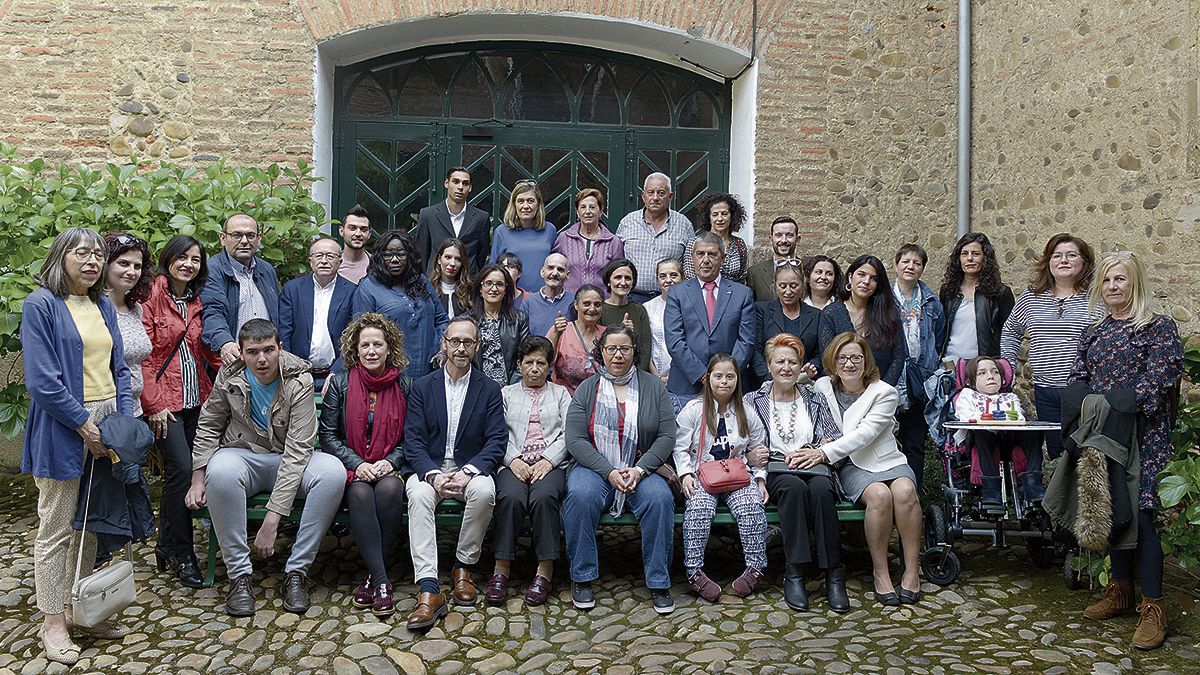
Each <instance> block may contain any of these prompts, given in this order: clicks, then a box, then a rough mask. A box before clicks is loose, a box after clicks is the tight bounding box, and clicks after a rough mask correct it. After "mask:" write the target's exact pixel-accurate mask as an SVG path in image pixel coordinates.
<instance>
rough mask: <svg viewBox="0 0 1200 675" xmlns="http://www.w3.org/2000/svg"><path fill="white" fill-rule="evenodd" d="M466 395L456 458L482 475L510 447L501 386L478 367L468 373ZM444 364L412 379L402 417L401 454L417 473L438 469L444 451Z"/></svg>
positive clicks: (490, 470) (491, 470)
mask: <svg viewBox="0 0 1200 675" xmlns="http://www.w3.org/2000/svg"><path fill="white" fill-rule="evenodd" d="M467 376H468V377H470V378H471V381H470V383H468V384H467V396H466V399H464V401H463V409H462V414H461V415H460V416H459V418H458V435H457V436H455V441H456V443H455V448H454V462H455V463H456V464H458V466H459V467H463V466H466V465H467V464H470V465H471V466H473V467H475V468H476V469H479V473H480V474H481V475H484V476H488V475H491V474H492V473H495V471H496V469H497V468H499V467H500V465H501V464H502V463H503V461H504V452H505V450H506V449H507V446H508V424H507V423H506V422H505V421H504V398H503V396H502V395H501V393H500V385H498V384H496V383H495V382H492V381H491V380H489V379H488V377H487V375H484V374H483V371H481V370H479V369H478V368H472V369H471V372H470V373H469V374H468V375H467ZM446 422H447V410H446V369H445V368H438V369H437V370H435V371H433V372H432V373H429V374H428V375H426V376H424V377H422V378H421V379H419V380H417V381H416V382H414V383H413V388H412V394H411V395H410V396H409V398H408V411H407V413H406V414H405V417H404V459H405V460H406V461H407V462H408V466H409V468H411V469H412V470H413V471H414V472H415V473H416V474H417V475H418V476H420V477H422V478H424V477H425V475H426V474H428V473H429V472H430V471H438V470H441V468H442V462H443V460H444V458H445V456H446Z"/></svg>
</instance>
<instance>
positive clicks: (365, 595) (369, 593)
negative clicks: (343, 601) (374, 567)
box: [351, 574, 375, 609]
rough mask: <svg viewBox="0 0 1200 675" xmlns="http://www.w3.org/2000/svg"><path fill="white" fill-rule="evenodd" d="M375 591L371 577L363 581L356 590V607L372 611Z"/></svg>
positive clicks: (354, 601)
mask: <svg viewBox="0 0 1200 675" xmlns="http://www.w3.org/2000/svg"><path fill="white" fill-rule="evenodd" d="M374 598H375V596H374V589H372V588H371V575H370V574H368V575H367V578H366V579H364V580H363V582H362V584H360V585H359V587H358V588H356V589H354V600H352V601H351V602H353V603H354V606H355V607H357V608H359V609H370V608H371V605H372V604H374V602H375V599H374Z"/></svg>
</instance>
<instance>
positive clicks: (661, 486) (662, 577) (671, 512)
mask: <svg viewBox="0 0 1200 675" xmlns="http://www.w3.org/2000/svg"><path fill="white" fill-rule="evenodd" d="M612 498H613V486H612V485H611V484H609V482H608V479H607V478H605V477H602V476H601V475H600V474H598V473H596V472H595V471H592V470H591V469H589V468H587V467H585V466H575V467H574V468H572V469H571V471H570V473H568V474H567V496H566V498H565V499H564V500H563V510H562V519H563V530H564V531H565V532H566V535H567V555H568V556H569V557H570V558H571V581H575V582H579V583H583V582H589V581H595V580H596V579H597V578H599V577H600V565H599V561H598V559H597V552H596V528H597V527H599V524H600V516H601V514H603V513H604V512H605V511H607V510H608V508H609V506H610V505H611V504H612ZM625 503H626V504H627V505H628V506H629V508H630V509H631V510H632V511H633V513H634V515H636V516H637V519H638V522H639V523H640V524H641V527H642V561H643V562H642V564H643V568H644V571H645V574H646V586H647V587H648V588H651V589H667V588H670V587H671V573H670V569H671V556H672V554H673V553H674V545H675V497H674V495H672V494H671V488H670V487H669V486H668V485H667V481H665V480H663V477H662V476H659V475H658V474H654V473H652V474H650V475H649V476H646V477H645V478H643V479H642V480H641V481H639V482H638V486H637V488H636V489H634V491H633V493H631V494H629V495H627V496H626V497H625Z"/></svg>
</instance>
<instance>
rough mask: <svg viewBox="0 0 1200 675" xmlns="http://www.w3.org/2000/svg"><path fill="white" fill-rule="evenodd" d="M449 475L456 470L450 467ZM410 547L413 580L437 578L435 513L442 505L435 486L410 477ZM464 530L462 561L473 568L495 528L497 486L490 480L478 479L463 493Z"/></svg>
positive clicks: (458, 553) (459, 554)
mask: <svg viewBox="0 0 1200 675" xmlns="http://www.w3.org/2000/svg"><path fill="white" fill-rule="evenodd" d="M448 470H449V471H455V470H457V467H453V466H451V467H448ZM405 492H406V493H407V495H408V546H409V549H410V550H411V552H412V562H413V576H414V577H415V578H416V580H417V581H420V580H421V579H437V578H438V571H437V569H438V551H437V527H436V525H435V523H434V511H435V510H436V509H437V505H438V502H440V501H442V500H441V498H440V497H438V495H437V492H436V491H434V489H433V486H432V485H430V484H429V483H426V482H425V481H423V480H421V479H420V477H418V476H417V475H415V474H414V475H412V476H409V477H408V482H407V483H406V484H405ZM463 499H464V500H465V502H466V506H465V507H464V508H463V522H462V529H461V530H459V533H458V549H457V551H456V552H455V555H456V556H457V557H458V559H459V560H461V561H463V562H464V563H467V564H468V565H474V564H475V563H477V562H479V551H480V547H481V546H482V545H483V537H484V535H486V534H487V531H488V527H489V526H490V525H491V524H492V509H493V508H494V507H495V506H496V483H495V481H493V480H492V478H491V476H475V477H474V478H472V479H471V482H469V483H467V487H466V489H465V490H464V491H463Z"/></svg>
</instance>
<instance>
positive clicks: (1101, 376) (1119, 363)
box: [1046, 251, 1183, 649]
mask: <svg viewBox="0 0 1200 675" xmlns="http://www.w3.org/2000/svg"><path fill="white" fill-rule="evenodd" d="M1153 297H1154V294H1153V292H1152V290H1151V288H1150V284H1149V282H1148V280H1147V278H1146V265H1145V263H1144V262H1142V260H1141V258H1139V257H1138V256H1137V255H1135V254H1134V253H1132V252H1130V251H1120V252H1117V253H1111V254H1109V255H1107V256H1105V257H1104V258H1103V259H1102V260H1101V261H1100V264H1099V265H1097V266H1096V272H1095V275H1094V276H1093V277H1092V283H1091V291H1090V292H1089V302H1090V306H1091V308H1092V310H1093V311H1095V312H1097V313H1098V314H1101V315H1102V316H1103V318H1102V319H1100V320H1099V322H1097V323H1094V324H1092V325H1090V326H1088V327H1087V329H1086V330H1085V331H1084V332H1083V336H1082V338H1081V339H1080V345H1079V352H1078V355H1077V356H1076V358H1075V363H1074V365H1073V366H1072V367H1071V375H1070V377H1069V378H1068V380H1069V383H1076V382H1084V383H1087V385H1088V386H1087V388H1086V389H1087V392H1085V394H1092V395H1094V394H1100V395H1101V396H1104V397H1105V398H1106V399H1109V400H1114V399H1115V400H1122V403H1128V402H1130V401H1132V403H1133V407H1134V411H1135V412H1136V420H1137V423H1135V424H1132V425H1130V426H1132V427H1133V428H1134V435H1135V437H1136V441H1135V442H1136V444H1137V447H1138V452H1139V457H1140V459H1141V462H1140V464H1141V466H1140V467H1139V472H1138V475H1139V488H1138V496H1137V510H1136V513H1135V514H1134V518H1136V520H1137V524H1136V530H1137V537H1136V544H1135V545H1134V546H1133V547H1132V548H1129V547H1128V546H1127V545H1125V542H1120V541H1118V542H1114V546H1113V548H1111V549H1110V551H1109V556H1110V558H1111V560H1112V574H1111V579H1112V580H1111V581H1110V582H1109V585H1108V587H1107V588H1106V589H1105V591H1104V597H1103V598H1102V599H1101V600H1100V601H1099V602H1097V603H1095V604H1093V605H1091V606H1089V607H1088V608H1087V609H1085V610H1083V615H1084V616H1085V617H1087V618H1088V619H1091V620H1093V621H1099V620H1104V619H1110V618H1113V617H1116V616H1120V615H1122V614H1128V613H1130V612H1133V611H1135V606H1134V602H1133V599H1134V594H1133V578H1134V573H1135V571H1136V573H1137V577H1138V582H1139V584H1140V585H1141V591H1142V601H1141V602H1140V603H1138V604H1137V606H1136V611H1137V612H1138V614H1139V615H1140V616H1139V618H1138V623H1137V627H1136V628H1135V629H1134V632H1133V646H1134V647H1137V648H1138V649H1156V648H1158V647H1159V646H1161V645H1162V643H1163V640H1165V639H1166V637H1167V609H1166V606H1165V605H1164V604H1163V597H1164V596H1163V549H1162V542H1161V541H1160V540H1159V536H1158V509H1160V508H1161V507H1162V502H1161V500H1160V499H1159V494H1158V488H1159V483H1160V480H1161V477H1162V472H1163V470H1164V469H1165V468H1166V466H1167V462H1169V461H1171V457H1172V455H1173V454H1174V448H1173V446H1172V444H1171V426H1172V423H1173V422H1174V419H1173V418H1174V410H1173V407H1174V403H1173V399H1174V398H1175V397H1176V396H1177V395H1178V391H1179V389H1178V388H1179V378H1180V377H1181V376H1182V375H1183V345H1182V344H1181V343H1180V341H1179V328H1178V327H1177V326H1176V325H1175V321H1174V320H1172V319H1171V317H1169V316H1166V315H1164V314H1156V313H1154V311H1153V310H1152V308H1151V302H1152V298H1153ZM1110 397H1114V398H1110ZM1085 398H1092V396H1091V395H1086V396H1085ZM1076 405H1079V404H1078V403H1077V404H1076ZM1081 407H1082V408H1084V409H1085V411H1086V409H1087V408H1090V407H1091V406H1090V405H1089V404H1088V403H1087V402H1085V403H1084V404H1083V405H1082V406H1081ZM1080 417H1081V418H1082V417H1083V415H1080ZM1112 417H1115V415H1112ZM1079 427H1080V430H1082V427H1083V424H1082V422H1081V423H1080V424H1079ZM1104 432H1105V435H1106V436H1107V435H1108V434H1109V433H1110V427H1109V426H1107V425H1106V426H1105V427H1104ZM1118 433H1119V432H1118ZM1068 454H1070V453H1068ZM1064 460H1066V456H1064ZM1109 464H1112V461H1111V460H1110V461H1109ZM1066 466H1067V465H1060V469H1061V468H1063V467H1066ZM1062 473H1065V472H1063V471H1061V470H1060V472H1059V473H1056V474H1055V479H1056V481H1052V483H1051V485H1052V486H1053V485H1054V484H1055V483H1056V482H1057V479H1058V478H1059V476H1060V474H1062ZM1052 502H1053V500H1052V498H1051V495H1047V496H1046V507H1047V511H1049V512H1050V513H1051V514H1052V515H1053V516H1054V519H1055V522H1060V523H1061V522H1062V521H1063V511H1062V510H1060V509H1057V508H1055V507H1054V505H1053V503H1052ZM1115 515H1116V514H1115V510H1114V516H1115ZM1114 520H1115V517H1114ZM1118 527H1119V525H1118V524H1117V523H1115V522H1114V523H1113V525H1112V530H1113V532H1112V535H1113V539H1115V540H1119V539H1120V537H1119V535H1118V531H1117V530H1118ZM1125 530H1126V531H1128V528H1125Z"/></svg>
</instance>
